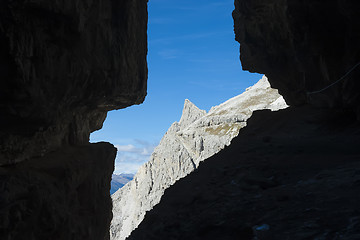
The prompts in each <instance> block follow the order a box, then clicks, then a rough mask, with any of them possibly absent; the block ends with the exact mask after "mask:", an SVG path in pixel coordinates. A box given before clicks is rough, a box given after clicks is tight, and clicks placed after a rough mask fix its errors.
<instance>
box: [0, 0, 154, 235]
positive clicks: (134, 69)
mask: <svg viewBox="0 0 360 240" xmlns="http://www.w3.org/2000/svg"><path fill="white" fill-rule="evenodd" d="M146 54H147V0H123V1H112V0H82V1H79V0H72V1H43V0H31V1H20V0H14V1H10V0H2V1H0V82H1V83H0V179H1V184H0V238H1V239H94V240H99V239H106V238H108V237H109V236H108V235H109V234H108V232H109V225H110V221H111V216H112V213H111V198H110V194H109V190H110V180H111V174H112V172H113V161H114V159H115V155H116V149H115V148H114V147H113V146H111V145H110V144H105V143H103V144H89V134H90V133H91V132H92V131H94V130H97V129H100V128H101V126H102V123H103V121H104V120H105V117H106V113H107V111H109V110H113V109H120V108H124V107H127V106H130V105H132V104H140V103H141V102H142V101H143V100H144V97H145V95H146V80H147V63H146Z"/></svg>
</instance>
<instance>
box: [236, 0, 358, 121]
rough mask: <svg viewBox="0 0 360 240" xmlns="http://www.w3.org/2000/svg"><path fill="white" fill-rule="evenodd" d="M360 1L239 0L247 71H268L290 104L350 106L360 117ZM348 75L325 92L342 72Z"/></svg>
mask: <svg viewBox="0 0 360 240" xmlns="http://www.w3.org/2000/svg"><path fill="white" fill-rule="evenodd" d="M359 10H360V2H359V1H347V0H342V1H337V0H329V1H322V0H315V1H300V0H276V1H268V0H255V1H254V0H235V10H234V12H233V17H234V22H235V33H236V40H237V41H238V42H239V43H240V53H241V54H240V58H241V63H242V66H243V69H244V70H249V71H251V72H258V73H264V74H266V76H268V78H269V81H270V83H271V85H272V86H273V87H275V88H277V89H279V92H280V94H282V95H283V96H284V98H285V100H286V101H287V102H288V103H289V104H290V105H301V104H305V103H311V104H313V105H316V106H321V107H331V108H339V107H340V108H350V109H353V110H355V111H356V112H357V113H358V115H359V116H360V108H359V106H360V104H359V103H360V93H359V90H358V89H359V87H360V81H359V78H360V66H357V67H356V69H354V70H353V71H351V70H352V68H353V67H354V66H356V64H358V63H359V62H360V44H359V41H360V35H359V34H358V33H359V31H360V15H359V14H358V13H359ZM349 71H351V73H349V74H348V75H347V77H346V78H345V79H343V80H342V81H340V82H338V83H337V84H335V85H333V86H332V87H330V88H328V89H326V90H324V91H321V92H319V93H312V92H314V91H318V90H321V89H323V88H325V87H327V86H329V85H331V84H332V83H334V82H336V81H337V80H338V79H340V78H341V77H342V76H344V75H346V74H347V73H348V72H349Z"/></svg>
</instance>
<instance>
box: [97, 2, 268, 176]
mask: <svg viewBox="0 0 360 240" xmlns="http://www.w3.org/2000/svg"><path fill="white" fill-rule="evenodd" d="M148 7H149V8H148V12H149V25H148V49H149V50H148V68H149V79H148V94H147V97H146V99H145V102H144V103H143V104H141V105H136V106H131V107H129V108H126V109H121V110H118V111H111V112H109V113H108V117H107V119H106V121H105V123H104V126H103V128H102V129H101V130H100V131H96V132H94V133H92V134H91V139H90V140H91V142H99V141H107V142H111V143H112V144H114V145H115V146H116V147H117V148H118V155H117V158H116V163H115V173H122V172H126V173H134V172H136V170H137V169H138V167H139V166H140V165H141V164H143V163H144V162H146V161H147V160H148V159H149V157H150V155H151V153H152V151H153V149H154V147H155V146H156V145H157V144H158V143H159V141H160V139H161V137H162V136H163V135H164V133H165V132H166V130H167V129H168V128H169V127H170V125H171V124H172V123H173V122H175V121H179V120H180V117H181V113H182V107H183V104H184V100H185V99H189V100H190V101H191V102H193V103H194V104H195V105H196V106H198V107H199V108H201V109H204V110H207V111H208V110H209V109H210V108H211V107H212V106H215V105H218V104H220V103H222V102H224V101H226V100H228V99H229V98H231V97H234V96H236V95H239V94H240V93H242V92H243V91H244V90H245V88H247V87H249V86H251V85H253V84H254V83H256V82H257V80H259V79H260V78H261V75H259V74H250V73H249V72H245V71H242V68H241V64H240V60H239V43H237V42H236V41H235V35H234V32H233V20H232V17H231V13H232V11H233V9H234V1H233V0H207V1H205V0H196V1H193V0H192V1H191V0H183V1H175V0H150V1H149V4H148Z"/></svg>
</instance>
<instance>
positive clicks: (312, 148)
mask: <svg viewBox="0 0 360 240" xmlns="http://www.w3.org/2000/svg"><path fill="white" fill-rule="evenodd" d="M359 142H360V126H359V123H358V122H356V121H355V116H354V115H348V113H346V112H344V111H341V110H340V111H333V110H319V109H314V108H311V107H308V106H307V107H301V108H295V107H290V108H287V109H284V110H280V111H277V112H270V111H267V110H263V111H256V112H254V114H253V116H252V117H251V118H250V119H249V120H248V125H247V126H246V127H245V128H242V129H241V130H240V133H239V135H238V136H237V137H236V138H234V139H233V140H232V142H231V145H230V146H228V147H226V148H225V149H223V150H222V151H220V152H219V153H217V154H216V155H214V156H212V157H211V158H209V159H207V160H206V161H203V162H201V163H200V166H199V168H198V169H197V170H196V171H194V172H192V173H191V174H190V175H188V176H187V177H185V178H183V179H180V180H179V181H177V182H176V183H175V184H174V185H173V186H171V187H170V188H168V189H167V190H166V191H165V194H164V195H163V197H162V199H161V202H160V203H159V204H158V205H156V206H155V207H154V208H153V209H152V210H151V211H149V212H147V213H146V216H145V219H144V220H143V222H142V223H141V224H140V225H139V227H138V228H137V229H135V230H134V231H133V232H132V234H131V236H130V237H129V238H128V239H130V240H132V239H134V240H145V239H146V240H149V239H150V240H151V239H154V240H155V239H156V240H158V239H206V240H219V239H222V240H223V239H224V240H233V239H241V240H279V239H295V240H304V239H324V240H325V239H332V240H335V239H341V240H355V239H360V205H359V201H360V194H359V192H360V171H359V169H360V149H359Z"/></svg>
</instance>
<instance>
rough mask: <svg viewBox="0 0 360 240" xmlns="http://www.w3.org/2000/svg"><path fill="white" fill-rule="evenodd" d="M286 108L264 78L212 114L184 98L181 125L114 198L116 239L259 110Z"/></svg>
mask: <svg viewBox="0 0 360 240" xmlns="http://www.w3.org/2000/svg"><path fill="white" fill-rule="evenodd" d="M286 107H287V105H286V103H285V101H284V100H283V98H282V97H281V96H280V95H279V94H278V92H277V90H275V89H272V88H270V84H269V83H268V81H267V78H266V77H265V76H263V78H262V79H261V80H260V81H259V82H258V83H256V84H255V85H254V86H252V87H250V88H248V89H247V90H246V91H245V92H244V93H243V94H241V95H239V96H236V97H234V98H232V99H230V100H228V101H226V102H225V103H223V104H220V105H219V106H216V107H213V108H211V110H210V111H209V112H208V113H206V111H204V110H200V109H199V108H197V107H196V106H195V105H194V104H193V103H191V102H190V101H189V100H185V104H184V109H183V113H182V116H181V119H180V122H175V123H173V124H172V126H171V127H170V128H169V130H168V131H167V132H166V134H165V136H164V137H163V139H162V140H161V142H160V144H159V146H157V147H156V148H155V150H154V153H153V154H152V156H151V159H150V161H149V162H148V163H146V164H145V165H143V166H142V167H141V168H140V169H139V171H138V173H137V174H136V175H135V177H134V179H133V180H132V181H131V182H129V183H128V184H127V185H125V186H124V187H123V188H121V189H120V190H119V191H117V192H116V193H115V194H113V195H112V197H113V205H114V208H113V214H114V217H113V221H112V224H111V230H110V234H111V239H114V240H119V239H125V238H126V237H127V236H128V235H129V234H130V232H131V231H132V230H133V229H135V228H136V227H137V226H138V224H139V223H140V222H141V221H142V220H143V218H144V215H145V213H146V211H149V210H150V209H152V208H153V206H154V205H156V204H157V203H159V201H160V199H161V197H162V195H163V193H164V190H165V189H167V188H168V187H170V186H171V185H172V184H174V183H175V182H176V181H177V180H178V179H180V178H183V177H185V176H186V175H188V174H189V173H190V172H192V171H194V170H195V169H196V168H197V167H198V166H199V164H200V162H201V161H203V160H204V159H206V158H208V157H210V156H212V155H214V154H215V153H217V152H219V151H220V150H221V149H223V148H224V147H225V146H226V145H229V144H230V142H231V140H232V139H233V138H234V137H235V136H236V135H237V134H238V132H239V130H240V129H241V128H242V127H244V126H245V125H246V120H247V119H248V118H249V117H250V116H251V114H252V112H253V111H254V110H257V109H272V110H278V109H281V108H286ZM159 239H166V238H159Z"/></svg>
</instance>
